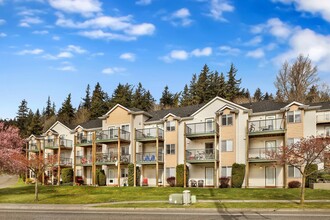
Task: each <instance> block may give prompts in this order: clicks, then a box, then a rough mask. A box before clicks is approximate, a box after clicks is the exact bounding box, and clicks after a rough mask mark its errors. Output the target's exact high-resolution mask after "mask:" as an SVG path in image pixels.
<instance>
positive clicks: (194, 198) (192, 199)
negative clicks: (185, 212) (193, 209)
mask: <svg viewBox="0 0 330 220" xmlns="http://www.w3.org/2000/svg"><path fill="white" fill-rule="evenodd" d="M190 198H191V203H192V204H195V203H196V202H197V198H196V196H195V195H192V196H191V197H190Z"/></svg>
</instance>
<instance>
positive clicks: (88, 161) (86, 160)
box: [76, 156, 92, 166]
mask: <svg viewBox="0 0 330 220" xmlns="http://www.w3.org/2000/svg"><path fill="white" fill-rule="evenodd" d="M76 165H77V166H92V157H91V156H88V157H83V156H76Z"/></svg>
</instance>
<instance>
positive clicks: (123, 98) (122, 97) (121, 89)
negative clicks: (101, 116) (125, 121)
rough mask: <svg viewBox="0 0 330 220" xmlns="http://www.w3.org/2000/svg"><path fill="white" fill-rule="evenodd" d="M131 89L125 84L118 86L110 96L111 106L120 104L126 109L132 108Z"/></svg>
mask: <svg viewBox="0 0 330 220" xmlns="http://www.w3.org/2000/svg"><path fill="white" fill-rule="evenodd" d="M132 97H133V89H132V86H131V85H129V84H128V83H126V84H125V85H123V84H120V83H119V84H118V86H117V88H116V89H115V91H114V92H113V94H112V98H111V105H112V106H114V105H116V104H121V105H123V106H125V107H127V108H130V107H133V105H132Z"/></svg>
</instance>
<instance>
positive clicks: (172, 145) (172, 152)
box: [166, 144, 175, 155]
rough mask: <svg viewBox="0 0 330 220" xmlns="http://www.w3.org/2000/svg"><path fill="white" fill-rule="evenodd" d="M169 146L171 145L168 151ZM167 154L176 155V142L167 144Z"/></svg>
mask: <svg viewBox="0 0 330 220" xmlns="http://www.w3.org/2000/svg"><path fill="white" fill-rule="evenodd" d="M168 147H169V152H168ZM166 154H167V155H175V144H166Z"/></svg>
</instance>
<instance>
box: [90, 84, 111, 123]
mask: <svg viewBox="0 0 330 220" xmlns="http://www.w3.org/2000/svg"><path fill="white" fill-rule="evenodd" d="M108 109H109V108H108V105H107V94H106V93H105V92H103V90H102V87H101V85H100V84H99V83H96V85H95V88H94V91H93V95H92V100H91V108H90V119H95V118H97V117H100V116H102V115H104V114H105V113H107V111H108Z"/></svg>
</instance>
